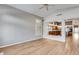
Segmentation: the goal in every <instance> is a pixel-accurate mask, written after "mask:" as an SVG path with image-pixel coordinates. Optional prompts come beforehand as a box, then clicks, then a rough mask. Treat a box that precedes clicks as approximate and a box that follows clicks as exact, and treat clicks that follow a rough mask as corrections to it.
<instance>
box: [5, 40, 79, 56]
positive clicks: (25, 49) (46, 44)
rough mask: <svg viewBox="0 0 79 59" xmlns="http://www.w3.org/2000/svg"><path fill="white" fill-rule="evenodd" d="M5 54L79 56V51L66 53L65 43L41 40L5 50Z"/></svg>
mask: <svg viewBox="0 0 79 59" xmlns="http://www.w3.org/2000/svg"><path fill="white" fill-rule="evenodd" d="M3 53H4V54H5V55H68V54H69V55H70V54H79V49H78V50H75V51H72V50H69V51H66V49H65V43H64V42H60V41H54V40H47V39H39V40H35V41H31V42H26V43H23V44H18V45H14V46H10V47H6V48H3Z"/></svg>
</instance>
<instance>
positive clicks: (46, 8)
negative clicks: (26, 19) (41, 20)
mask: <svg viewBox="0 0 79 59" xmlns="http://www.w3.org/2000/svg"><path fill="white" fill-rule="evenodd" d="M49 6H55V5H51V4H43V5H42V6H41V7H40V8H39V9H45V10H46V11H48V9H49Z"/></svg>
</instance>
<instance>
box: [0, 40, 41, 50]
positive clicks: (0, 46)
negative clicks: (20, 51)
mask: <svg viewBox="0 0 79 59" xmlns="http://www.w3.org/2000/svg"><path fill="white" fill-rule="evenodd" d="M37 39H40V38H37ZM37 39H36V38H35V39H30V40H26V41H21V42H16V43H12V44H8V45H4V46H0V48H4V47H8V46H12V45H16V44H21V43H25V42H29V41H33V40H37Z"/></svg>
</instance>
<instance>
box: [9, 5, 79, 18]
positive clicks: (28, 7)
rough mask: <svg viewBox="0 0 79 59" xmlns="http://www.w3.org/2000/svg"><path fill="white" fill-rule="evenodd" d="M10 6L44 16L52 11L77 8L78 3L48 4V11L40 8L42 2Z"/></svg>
mask: <svg viewBox="0 0 79 59" xmlns="http://www.w3.org/2000/svg"><path fill="white" fill-rule="evenodd" d="M9 5H10V6H12V7H15V8H18V9H20V10H22V11H25V12H29V13H32V14H34V15H37V16H41V17H46V16H49V15H51V14H54V13H58V12H64V11H69V10H73V9H76V8H79V5H78V4H55V5H53V4H52V5H49V7H48V11H46V10H44V9H40V8H41V6H43V5H42V4H9Z"/></svg>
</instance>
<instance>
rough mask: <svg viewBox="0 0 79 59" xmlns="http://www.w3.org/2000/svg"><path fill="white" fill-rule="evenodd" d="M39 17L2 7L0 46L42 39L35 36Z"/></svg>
mask: <svg viewBox="0 0 79 59" xmlns="http://www.w3.org/2000/svg"><path fill="white" fill-rule="evenodd" d="M36 19H42V18H40V17H38V16H35V15H32V14H29V13H27V12H23V11H21V10H18V9H15V8H12V7H10V6H8V5H0V46H5V45H10V44H14V43H18V42H23V41H28V40H33V39H38V38H42V35H40V36H36V35H35V20H36Z"/></svg>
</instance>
